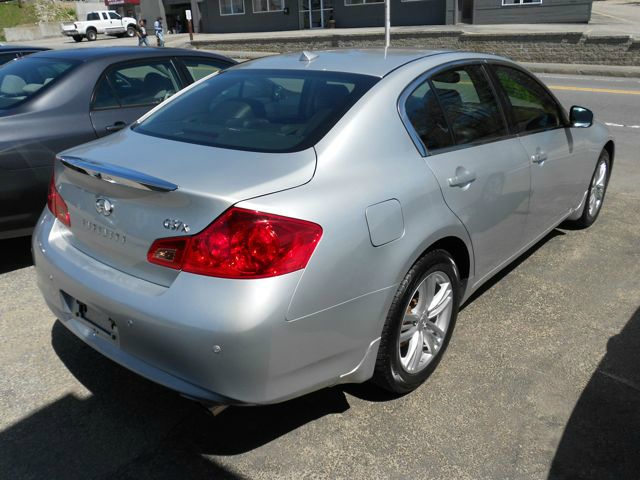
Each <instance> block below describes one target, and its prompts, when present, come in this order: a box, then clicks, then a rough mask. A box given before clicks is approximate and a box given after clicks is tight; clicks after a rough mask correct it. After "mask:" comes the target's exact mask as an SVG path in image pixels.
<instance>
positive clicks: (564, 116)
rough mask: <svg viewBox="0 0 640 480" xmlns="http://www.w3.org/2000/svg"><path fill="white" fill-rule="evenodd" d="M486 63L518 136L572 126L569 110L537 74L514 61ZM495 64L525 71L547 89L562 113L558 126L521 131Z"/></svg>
mask: <svg viewBox="0 0 640 480" xmlns="http://www.w3.org/2000/svg"><path fill="white" fill-rule="evenodd" d="M485 64H486V65H487V67H488V68H487V71H488V72H489V74H490V76H491V80H492V81H493V83H494V85H495V87H494V88H495V89H496V90H497V91H498V92H499V93H500V98H501V101H502V103H504V109H505V110H506V113H507V117H508V121H509V129H510V130H512V131H513V133H514V134H515V135H517V136H518V137H525V136H527V135H535V134H537V133H541V132H551V131H553V130H558V129H560V128H562V129H565V128H570V127H571V123H570V122H569V117H568V116H567V112H566V111H565V109H564V107H563V106H562V103H560V101H559V100H558V98H557V97H556V96H555V95H554V94H553V92H552V91H551V90H549V88H548V87H547V86H546V85H545V84H544V83H542V82H541V81H540V80H539V79H538V78H537V77H536V76H535V75H532V74H531V72H528V71H527V70H526V69H524V68H522V67H521V66H520V65H517V64H513V63H509V62H504V61H501V60H497V59H496V60H493V59H492V60H487V61H485ZM495 66H501V67H506V68H511V69H513V70H517V71H519V72H521V73H523V74H524V75H526V76H527V77H528V78H529V79H531V80H533V81H534V82H535V83H536V84H537V85H538V86H540V87H541V88H542V90H543V91H545V92H546V93H547V95H549V98H551V100H552V101H553V102H554V104H555V106H556V109H557V110H558V113H559V114H560V120H561V121H560V125H558V126H556V127H550V128H539V129H537V130H530V131H526V132H521V131H519V130H518V129H517V128H516V122H515V117H514V115H513V110H512V108H513V106H512V105H511V101H510V100H509V96H508V95H507V92H505V91H504V88H503V87H502V84H501V83H500V79H499V78H498V74H497V73H496V71H495V68H494V67H495Z"/></svg>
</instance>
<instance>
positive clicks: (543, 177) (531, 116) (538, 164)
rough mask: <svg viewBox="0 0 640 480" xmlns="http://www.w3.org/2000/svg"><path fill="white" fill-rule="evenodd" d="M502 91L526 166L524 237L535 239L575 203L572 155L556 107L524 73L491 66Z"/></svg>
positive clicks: (569, 139)
mask: <svg viewBox="0 0 640 480" xmlns="http://www.w3.org/2000/svg"><path fill="white" fill-rule="evenodd" d="M491 68H492V69H493V72H494V73H495V78H496V81H497V84H498V85H499V86H500V88H501V89H502V91H503V92H504V96H505V99H506V102H507V104H508V106H509V108H510V117H511V121H512V124H513V127H514V130H516V131H517V132H518V134H519V138H520V142H521V143H522V145H523V147H524V148H525V150H526V151H527V155H528V157H529V161H530V163H531V207H530V210H531V212H530V218H529V219H528V222H527V237H528V238H529V239H531V240H533V239H535V238H537V237H538V236H539V235H540V234H542V233H543V232H545V231H546V230H548V229H550V228H552V227H554V226H555V225H557V224H558V223H559V222H560V221H561V220H562V219H563V217H564V216H566V215H567V214H568V213H569V209H570V208H571V207H574V206H575V205H577V204H578V203H579V201H580V195H581V192H580V186H581V182H578V181H577V179H578V178H579V177H578V176H576V175H575V172H574V171H573V168H572V167H573V165H574V161H579V159H577V158H575V157H576V155H577V151H579V150H580V148H576V147H579V146H577V145H574V141H573V138H572V137H571V130H570V129H569V128H566V126H565V125H566V123H565V119H564V114H563V112H562V108H561V107H560V105H559V104H558V103H557V102H556V100H555V99H554V98H553V96H552V95H551V94H550V93H549V92H548V91H547V89H546V87H544V86H543V85H541V84H540V83H539V82H538V81H537V80H536V79H534V78H533V77H532V76H531V75H529V74H528V73H526V72H524V71H522V70H520V69H516V68H512V67H510V66H506V65H497V64H496V65H492V66H491Z"/></svg>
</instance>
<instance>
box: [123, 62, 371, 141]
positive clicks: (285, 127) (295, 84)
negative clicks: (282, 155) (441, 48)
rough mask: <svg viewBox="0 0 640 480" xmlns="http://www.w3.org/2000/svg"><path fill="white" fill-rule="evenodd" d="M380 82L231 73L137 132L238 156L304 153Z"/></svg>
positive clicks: (328, 75)
mask: <svg viewBox="0 0 640 480" xmlns="http://www.w3.org/2000/svg"><path fill="white" fill-rule="evenodd" d="M377 81H378V79H377V78H375V77H370V76H366V75H356V74H346V73H336V72H319V71H298V70H295V71H288V70H257V69H256V70H249V69H247V70H244V69H241V70H228V71H225V72H222V73H220V74H219V75H216V76H214V77H212V78H210V79H207V80H205V81H204V82H203V83H201V84H200V85H197V86H196V87H194V88H192V89H191V90H190V91H188V92H187V93H185V94H183V95H181V96H180V97H179V98H177V99H176V100H174V101H173V102H170V103H169V104H167V106H166V107H164V108H162V109H160V110H159V111H157V112H155V113H154V114H153V115H151V116H150V117H149V118H147V119H146V120H145V121H144V122H142V123H141V124H139V125H138V126H136V127H135V130H136V131H138V132H140V133H144V134H147V135H153V136H157V137H162V138H169V139H172V140H178V141H183V142H190V143H197V144H202V145H211V146H216V147H223V148H231V149H238V150H251V151H260V152H292V151H298V150H304V149H306V148H309V147H310V146H312V145H314V144H315V143H316V142H317V141H318V140H319V139H320V138H321V137H322V136H324V134H325V133H326V132H327V131H329V129H331V127H333V125H335V123H336V122H337V121H338V120H339V119H340V118H341V117H342V116H343V115H344V114H345V113H346V112H347V110H349V108H351V107H352V106H353V105H354V104H355V103H356V102H357V101H358V99H360V97H362V95H364V93H365V92H367V91H368V90H369V89H370V88H371V87H372V86H373V85H374V84H375V83H376V82H377Z"/></svg>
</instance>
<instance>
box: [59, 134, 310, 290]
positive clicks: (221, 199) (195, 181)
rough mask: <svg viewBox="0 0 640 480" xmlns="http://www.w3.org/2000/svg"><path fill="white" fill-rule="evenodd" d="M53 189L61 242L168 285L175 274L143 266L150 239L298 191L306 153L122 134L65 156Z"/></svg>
mask: <svg viewBox="0 0 640 480" xmlns="http://www.w3.org/2000/svg"><path fill="white" fill-rule="evenodd" d="M60 159H61V161H60V162H58V164H57V165H56V185H57V188H58V191H59V192H60V194H61V196H62V197H63V198H64V200H65V202H66V204H67V207H68V209H69V214H70V218H71V228H70V234H69V235H68V239H69V242H70V243H71V244H72V245H73V246H74V247H75V248H77V249H78V250H80V251H82V252H84V253H86V254H87V255H89V256H91V257H93V258H95V259H97V260H99V261H101V262H103V263H105V264H107V265H109V266H111V267H113V268H116V269H118V270H120V271H123V272H126V273H129V274H131V275H134V276H136V277H139V278H144V279H146V280H148V281H151V282H154V283H158V284H160V285H165V286H168V285H170V284H171V282H172V280H173V279H174V278H175V276H176V275H177V274H178V272H176V271H175V270H172V269H169V268H166V267H162V266H158V265H154V264H151V263H149V262H148V261H147V252H148V250H149V247H150V246H151V244H152V243H153V241H154V240H156V239H158V238H163V237H171V236H181V235H191V234H194V233H197V232H199V231H201V230H202V229H204V228H205V227H206V226H207V225H209V224H210V223H211V222H213V221H214V220H215V219H216V218H217V217H218V216H219V215H220V214H222V213H223V212H224V211H225V210H227V209H228V208H229V207H230V206H232V205H233V204H235V203H237V202H239V201H242V200H246V199H249V198H254V197H257V196H261V195H266V194H269V193H273V192H276V191H280V190H286V189H290V188H294V187H296V186H299V185H302V184H304V183H306V182H308V181H309V180H311V178H312V177H313V173H314V171H315V164H316V155H315V151H314V150H313V149H312V148H311V149H308V150H305V151H301V152H296V153H256V152H249V151H240V150H227V149H221V148H215V147H209V146H202V145H193V144H186V143H183V142H176V141H172V140H165V139H159V138H151V137H148V136H143V135H141V134H137V133H135V132H133V131H131V130H127V131H125V132H122V133H120V134H117V135H112V136H109V137H106V138H104V139H101V140H98V141H96V142H92V143H90V144H86V145H83V146H81V147H76V148H74V149H71V150H67V151H65V152H64V153H63V154H61V155H60Z"/></svg>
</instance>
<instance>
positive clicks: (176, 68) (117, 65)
mask: <svg viewBox="0 0 640 480" xmlns="http://www.w3.org/2000/svg"><path fill="white" fill-rule="evenodd" d="M149 61H153V62H156V61H158V62H161V61H166V62H169V63H170V64H171V66H172V67H173V69H174V71H175V74H176V79H177V80H178V82H179V85H178V87H179V88H178V90H177V91H176V93H178V92H179V91H180V90H182V89H183V88H184V87H186V86H187V84H186V83H185V80H184V78H182V75H181V73H180V66H179V65H178V63H177V62H176V61H175V60H174V58H173V57H148V58H145V59H139V58H137V59H134V60H127V61H125V62H119V63H113V64H111V65H109V66H108V67H106V68H105V69H104V70H103V71H102V73H101V74H100V75H98V80H97V81H96V83H95V85H94V86H93V90H92V92H91V101H90V102H89V112H104V111H107V110H116V109H121V108H140V107H151V106H156V105H159V104H158V103H140V104H135V105H122V103H121V102H120V98H119V97H118V94H117V93H116V89H115V88H113V85H112V84H111V80H110V79H109V78H108V77H107V81H108V82H109V86H110V87H111V90H112V91H113V93H114V95H115V98H116V100H117V101H118V103H119V104H120V106H119V107H105V108H93V102H94V100H95V96H96V90H97V89H98V84H99V83H100V81H101V80H102V78H103V77H106V75H107V74H108V73H110V72H111V71H112V70H115V69H118V68H121V67H123V66H127V65H137V64H140V63H143V62H149ZM174 95H175V93H174ZM160 103H162V102H160Z"/></svg>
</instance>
